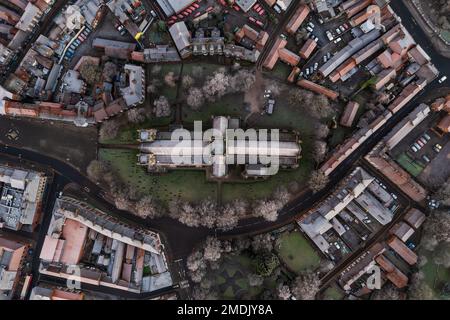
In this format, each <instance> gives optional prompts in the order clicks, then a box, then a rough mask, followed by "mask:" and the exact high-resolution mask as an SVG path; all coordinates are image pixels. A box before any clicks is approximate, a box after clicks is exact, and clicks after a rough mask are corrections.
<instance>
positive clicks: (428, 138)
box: [423, 133, 431, 141]
mask: <svg viewBox="0 0 450 320" xmlns="http://www.w3.org/2000/svg"><path fill="white" fill-rule="evenodd" d="M423 137H424V138H425V139H426V140H427V141H430V140H431V137H430V135H429V134H428V133H424V134H423Z"/></svg>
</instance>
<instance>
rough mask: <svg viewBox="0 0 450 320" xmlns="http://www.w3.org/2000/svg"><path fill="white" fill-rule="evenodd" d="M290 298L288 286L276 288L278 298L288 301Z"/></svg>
mask: <svg viewBox="0 0 450 320" xmlns="http://www.w3.org/2000/svg"><path fill="white" fill-rule="evenodd" d="M291 297H292V293H291V289H290V288H289V286H286V285H283V284H282V285H280V286H278V298H280V299H281V300H289V299H290V298H291Z"/></svg>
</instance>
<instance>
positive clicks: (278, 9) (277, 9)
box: [273, 4, 281, 13]
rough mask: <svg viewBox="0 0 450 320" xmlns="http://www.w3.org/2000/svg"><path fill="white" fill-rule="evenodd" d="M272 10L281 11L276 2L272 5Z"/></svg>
mask: <svg viewBox="0 0 450 320" xmlns="http://www.w3.org/2000/svg"><path fill="white" fill-rule="evenodd" d="M273 10H275V12H276V13H281V8H280V7H279V6H278V5H277V4H276V5H274V6H273Z"/></svg>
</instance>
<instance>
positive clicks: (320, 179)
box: [308, 170, 330, 193]
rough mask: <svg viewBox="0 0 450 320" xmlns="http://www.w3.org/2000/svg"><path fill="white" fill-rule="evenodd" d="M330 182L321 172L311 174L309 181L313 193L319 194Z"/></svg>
mask: <svg viewBox="0 0 450 320" xmlns="http://www.w3.org/2000/svg"><path fill="white" fill-rule="evenodd" d="M329 182H330V179H329V178H328V176H327V175H325V173H323V172H322V171H320V170H316V171H313V172H312V173H311V176H310V177H309V180H308V186H309V188H310V189H311V190H312V192H314V193H317V192H319V191H320V190H322V189H323V188H325V187H326V186H327V185H328V183H329Z"/></svg>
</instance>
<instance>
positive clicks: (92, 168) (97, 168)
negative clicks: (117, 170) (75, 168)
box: [86, 160, 108, 182]
mask: <svg viewBox="0 0 450 320" xmlns="http://www.w3.org/2000/svg"><path fill="white" fill-rule="evenodd" d="M86 171H87V174H88V177H89V179H91V180H93V181H95V182H101V181H102V179H103V177H104V175H105V173H106V172H108V165H107V164H106V163H105V162H103V161H98V160H93V161H91V163H90V164H89V166H88V167H87V170H86Z"/></svg>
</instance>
